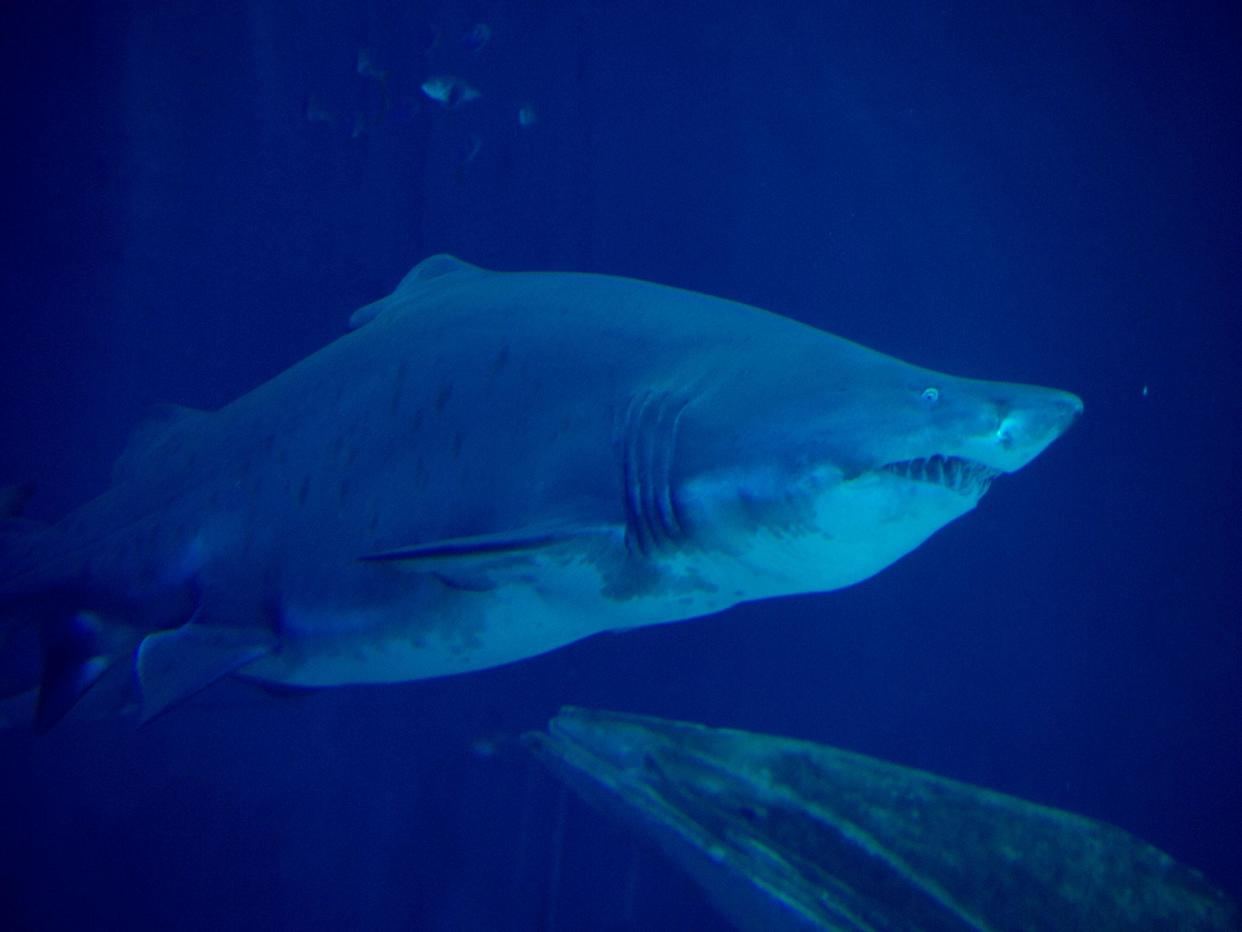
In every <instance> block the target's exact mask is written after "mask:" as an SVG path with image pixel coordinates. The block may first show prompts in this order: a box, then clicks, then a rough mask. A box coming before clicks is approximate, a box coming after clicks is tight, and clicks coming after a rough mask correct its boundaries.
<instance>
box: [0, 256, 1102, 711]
mask: <svg viewBox="0 0 1242 932" xmlns="http://www.w3.org/2000/svg"><path fill="white" fill-rule="evenodd" d="M351 324H353V325H354V327H355V329H354V331H353V332H351V333H349V334H347V335H345V336H343V337H342V338H340V339H339V340H337V341H336V342H334V343H332V344H330V345H329V346H327V347H325V348H324V349H322V350H320V351H319V352H317V353H315V354H313V355H312V356H310V357H308V358H307V359H305V360H303V361H302V362H300V363H298V364H297V365H295V366H293V367H292V368H290V369H288V370H287V371H285V372H284V373H282V374H280V375H278V376H277V377H275V378H274V379H272V380H271V381H270V382H268V383H266V384H264V385H262V386H260V387H259V388H257V389H255V390H254V391H252V392H250V393H249V394H247V395H245V396H243V397H241V398H239V399H238V400H237V401H235V402H233V403H232V404H230V405H227V406H226V407H224V408H222V409H220V410H219V411H216V412H214V413H206V412H198V411H188V410H185V409H175V408H167V409H162V410H161V411H160V412H159V413H158V414H157V415H155V416H153V417H152V418H151V420H149V421H148V422H147V423H146V424H144V425H142V426H141V427H140V428H139V430H138V431H137V432H136V434H135V437H134V439H133V441H132V442H131V443H130V445H129V447H128V448H127V449H126V451H125V452H124V454H123V455H122V456H121V458H120V460H119V461H118V463H117V466H116V469H115V474H114V483H113V485H112V487H111V488H110V489H108V490H107V491H106V492H105V493H104V494H103V495H101V496H100V497H99V498H97V499H95V500H94V501H91V502H89V503H88V504H86V505H85V506H83V507H82V508H80V509H79V510H77V511H76V512H74V513H72V514H70V515H68V516H67V517H66V518H64V519H63V520H62V521H60V522H59V523H57V524H56V525H54V526H52V527H49V528H45V529H42V530H31V529H30V528H29V527H28V525H26V524H25V523H19V522H15V521H10V522H8V523H6V524H0V606H4V611H3V614H4V615H5V616H6V617H7V618H8V619H9V620H8V621H7V622H6V623H5V624H6V626H7V628H8V629H9V630H10V631H11V632H12V631H16V630H17V629H18V628H19V627H21V625H22V623H23V620H24V622H25V623H26V624H28V625H30V624H37V625H38V626H39V627H40V629H41V631H42V632H43V633H42V635H41V641H42V642H43V643H44V644H46V645H49V648H48V654H49V659H48V663H47V666H46V668H45V671H44V673H43V679H42V690H43V695H44V697H43V699H42V700H41V709H42V713H41V715H42V717H43V718H44V719H48V718H54V717H55V716H56V715H57V714H60V713H61V712H63V711H64V708H65V707H67V706H68V705H71V704H72V701H73V700H74V699H75V698H76V697H77V695H79V694H80V693H82V692H83V691H84V690H85V689H86V688H87V687H88V686H90V685H91V683H93V682H94V681H95V679H97V678H98V677H99V676H100V675H102V673H103V672H104V671H106V670H107V669H108V668H109V667H110V665H111V664H112V662H113V661H114V660H115V659H116V658H118V657H121V656H125V655H127V654H129V653H131V652H132V654H133V665H134V669H135V671H136V673H137V678H138V680H139V682H140V683H141V692H142V696H141V699H142V705H143V709H144V714H145V715H147V716H150V715H151V714H154V713H156V712H158V711H160V710H161V709H163V708H165V707H167V706H168V705H171V704H172V703H174V702H176V701H177V700H178V699H180V698H183V697H184V696H186V695H189V694H190V693H192V692H194V691H195V690H197V689H199V688H202V686H204V685H206V684H207V683H210V682H212V681H213V680H215V679H217V678H219V677H221V676H224V675H228V674H230V673H239V674H241V675H243V676H245V677H249V678H253V679H257V680H262V681H268V682H272V683H279V684H289V685H294V686H327V685H333V684H343V683H362V682H393V681H402V680H413V679H419V678H424V677H434V676H442V675H445V674H454V673H462V672H466V671H471V670H479V669H483V668H486V667H491V666H495V665H498V664H503V663H508V662H511V661H514V660H519V659H521V658H524V657H530V656H532V655H535V654H539V653H543V652H545V651H548V650H551V649H553V648H556V647H558V646H561V645H564V644H567V643H569V642H571V641H575V640H577V639H579V638H583V637H586V636H588V635H591V634H594V633H596V632H600V631H604V630H618V629H625V628H631V627H635V626H639V625H648V624H655V623H661V622H670V621H676V620H680V619H686V618H691V617H695V616H700V615H706V614H709V613H712V612H717V611H720V610H722V609H724V608H727V607H729V606H731V605H734V604H737V603H739V602H742V601H746V600H753V599H763V598H768V597H772V596H779V595H785V594H791V593H799V592H812V591H825V590H830V589H836V588H839V587H842V586H848V585H850V584H852V583H855V582H858V581H859V580H861V579H864V578H866V577H868V576H870V575H872V574H873V573H876V572H877V571H879V570H880V569H882V568H883V567H885V566H887V565H889V564H890V563H892V562H893V561H894V560H896V559H898V558H899V557H901V556H902V555H903V554H905V553H907V552H909V551H910V550H912V549H913V548H914V547H916V546H918V545H919V544H920V543H921V542H922V541H924V540H925V539H926V538H927V537H928V536H929V535H931V534H932V533H933V532H934V531H936V530H937V529H938V528H940V527H942V526H944V525H945V524H947V523H948V522H950V521H952V520H953V519H955V518H957V517H958V516H960V515H962V514H964V513H965V512H967V511H969V510H970V509H971V508H973V507H974V505H975V503H976V502H977V501H978V499H979V498H980V497H981V496H982V495H983V494H984V492H985V491H986V490H987V487H988V485H989V483H990V482H991V481H992V480H993V479H994V478H995V477H996V476H998V475H1000V474H1002V473H1007V472H1012V471H1014V470H1016V469H1020V468H1021V467H1022V466H1024V465H1025V464H1026V463H1028V462H1029V461H1030V460H1031V459H1033V458H1034V457H1035V456H1037V455H1038V454H1039V453H1040V452H1041V451H1042V450H1043V449H1044V448H1045V447H1046V446H1047V445H1048V444H1049V443H1051V442H1052V441H1053V440H1054V439H1055V438H1056V437H1057V436H1059V435H1060V434H1061V433H1062V431H1064V430H1065V429H1066V428H1067V427H1068V426H1069V425H1070V423H1071V422H1072V421H1073V420H1074V419H1075V417H1076V416H1077V415H1078V414H1079V413H1080V411H1081V410H1082V403H1081V402H1080V401H1079V399H1078V398H1077V397H1075V396H1074V395H1071V394H1069V393H1066V392H1061V391H1056V390H1052V389H1047V388H1038V387H1034V386H1026V385H1013V384H1006V383H999V382H985V381H973V380H968V379H962V378H957V377H954V376H949V375H944V374H941V373H936V372H931V371H928V370H926V369H920V368H917V367H915V366H911V365H908V364H906V363H903V362H900V361H898V360H896V359H893V358H891V357H888V356H884V355H882V354H880V353H877V352H874V351H872V350H869V349H866V348H864V347H862V346H859V345H857V344H854V343H850V342H848V341H846V340H843V339H840V338H838V337H835V336H832V335H830V334H828V333H825V332H823V331H820V330H817V329H815V328H812V327H809V326H806V325H803V324H800V323H797V322H795V321H793V320H790V319H787V318H784V317H780V316H778V315H775V314H771V313H768V312H766V311H761V310H758V309H756V308H752V307H748V306H745V305H742V304H738V303H735V302H731V301H726V300H723V299H719V298H713V297H708V296H705V295H701V294H697V293H693V292H688V291H681V290H677V289H673V288H668V287H663V286H659V285H655V284H650V283H646V282H639V281H634V280H630V279H623V278H615V277H609V276H600V275H584V274H566V273H547V272H534V273H497V272H488V271H484V270H482V269H478V268H476V267H474V266H470V265H467V264H466V263H463V262H460V261H458V260H456V259H453V258H452V257H449V256H434V257H432V258H430V259H427V260H425V261H424V262H422V263H420V264H419V265H418V266H417V267H415V269H414V270H413V271H412V272H410V274H409V275H407V276H406V278H405V279H404V280H403V281H402V282H401V284H400V285H399V286H398V287H397V289H396V290H395V291H394V292H393V294H392V295H390V296H388V297H387V298H384V299H383V300H381V301H378V302H376V303H375V304H372V305H368V306H367V307H365V308H362V309H361V310H359V311H357V312H355V314H354V315H353V317H352V318H351ZM16 498H18V499H21V498H23V496H22V495H18V496H16ZM15 619H16V620H15Z"/></svg>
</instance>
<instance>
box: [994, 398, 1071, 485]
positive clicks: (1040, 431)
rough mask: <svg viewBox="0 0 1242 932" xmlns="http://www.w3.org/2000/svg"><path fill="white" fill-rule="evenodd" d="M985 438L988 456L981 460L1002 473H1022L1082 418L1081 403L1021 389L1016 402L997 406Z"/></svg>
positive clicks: (1015, 399) (1012, 401)
mask: <svg viewBox="0 0 1242 932" xmlns="http://www.w3.org/2000/svg"><path fill="white" fill-rule="evenodd" d="M997 408H998V420H997V423H996V429H995V432H994V433H993V435H992V436H991V437H990V438H988V442H987V445H988V446H989V447H991V450H990V455H985V456H982V457H980V458H981V459H982V460H983V461H984V462H986V463H987V464H988V465H989V466H993V467H994V468H996V469H1000V470H1003V471H1004V472H1014V471H1015V470H1018V469H1021V468H1022V467H1023V466H1025V465H1026V464H1027V463H1029V462H1030V461H1031V460H1033V459H1034V458H1035V457H1037V456H1038V455H1039V454H1040V453H1042V452H1043V451H1044V449H1045V448H1047V446H1048V445H1049V444H1050V443H1052V441H1054V440H1056V439H1057V437H1059V436H1061V434H1063V433H1065V431H1066V430H1068V429H1069V427H1070V425H1071V424H1073V423H1074V421H1076V420H1077V419H1078V416H1079V415H1081V414H1082V410H1083V404H1082V399H1081V398H1079V397H1078V396H1077V395H1074V394H1072V393H1070V392H1063V391H1059V390H1057V389H1052V388H1036V387H1033V386H1031V387H1024V390H1023V391H1022V392H1021V393H1020V394H1019V396H1018V397H1017V398H1014V399H1011V400H1009V401H1008V402H1006V403H1003V404H999V405H998V406H997Z"/></svg>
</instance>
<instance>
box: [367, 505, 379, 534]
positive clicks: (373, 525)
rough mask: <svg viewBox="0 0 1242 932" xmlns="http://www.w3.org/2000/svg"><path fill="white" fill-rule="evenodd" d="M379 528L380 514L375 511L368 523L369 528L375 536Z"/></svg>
mask: <svg viewBox="0 0 1242 932" xmlns="http://www.w3.org/2000/svg"><path fill="white" fill-rule="evenodd" d="M378 527H379V512H377V511H373V512H371V520H370V521H369V522H368V523H367V528H368V529H369V530H370V531H371V533H372V534H374V533H375V530H376V528H378Z"/></svg>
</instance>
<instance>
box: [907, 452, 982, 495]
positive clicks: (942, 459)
mask: <svg viewBox="0 0 1242 932" xmlns="http://www.w3.org/2000/svg"><path fill="white" fill-rule="evenodd" d="M884 468H885V469H887V470H888V471H889V472H892V473H894V474H896V475H898V476H901V477H903V478H906V479H917V480H922V481H926V482H936V483H939V484H940V485H945V486H948V487H949V488H951V489H955V490H957V491H959V492H966V491H970V490H971V489H972V487H974V486H978V489H979V495H981V496H982V495H983V493H985V492H986V491H987V490H988V488H989V486H991V484H992V480H993V479H994V478H996V476H997V475H998V473H997V472H996V470H994V469H991V468H989V467H987V466H984V465H983V464H982V463H976V462H974V461H973V460H964V459H962V458H960V457H956V456H944V455H942V454H940V453H936V454H933V455H932V456H920V457H916V458H915V459H912V460H905V461H903V462H900V463H890V464H888V465H887V466H885V467H884Z"/></svg>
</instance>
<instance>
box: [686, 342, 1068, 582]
mask: <svg viewBox="0 0 1242 932" xmlns="http://www.w3.org/2000/svg"><path fill="white" fill-rule="evenodd" d="M819 337H820V339H817V340H814V341H806V342H807V343H808V344H809V346H810V352H809V353H808V352H806V351H804V350H803V349H802V348H801V347H799V348H798V350H797V351H793V352H790V353H785V354H781V353H779V352H766V353H756V354H754V355H752V356H751V357H750V358H749V361H748V363H747V364H746V365H744V366H741V367H737V368H735V369H733V370H732V371H731V372H729V373H728V374H727V375H725V376H724V377H722V378H721V379H719V380H718V381H717V382H716V383H715V385H714V387H713V390H711V391H709V392H706V393H704V394H703V395H702V396H700V397H698V398H696V399H694V400H693V401H692V402H690V403H688V404H687V405H686V408H685V411H684V413H682V414H681V416H680V419H679V427H678V437H677V451H678V454H677V456H676V457H675V468H674V470H673V475H674V480H673V481H674V486H675V489H674V494H673V497H672V500H673V502H674V503H675V506H676V509H677V511H678V513H679V514H680V515H681V516H682V517H683V518H684V523H685V525H686V527H687V528H688V529H690V531H691V534H692V536H693V537H694V538H695V541H696V543H697V544H699V545H700V546H701V547H703V548H704V549H705V550H708V551H712V550H715V551H716V552H718V553H722V554H727V555H728V560H727V561H725V563H718V564H717V565H721V566H723V565H725V564H728V568H727V569H725V570H723V571H722V573H721V574H720V575H721V579H722V580H723V584H724V585H733V588H734V591H735V592H737V593H739V594H741V593H744V597H745V598H754V597H756V595H758V597H766V596H770V595H777V594H789V593H794V592H811V591H823V590H827V589H835V588H840V587H842V586H847V585H850V584H852V583H855V582H858V581H859V580H861V579H865V578H866V577H868V576H870V575H872V574H874V573H876V572H878V571H879V570H881V569H883V568H884V567H885V566H888V565H889V564H890V563H892V562H893V561H895V560H897V559H898V558H900V557H901V556H902V555H904V554H906V553H908V552H909V551H910V550H912V549H914V548H915V547H917V546H918V545H919V544H920V543H922V542H923V541H924V540H926V539H927V538H928V537H929V536H930V535H931V534H933V533H934V532H935V531H937V530H938V529H940V528H941V527H943V526H944V525H946V524H948V523H949V522H950V521H953V520H954V519H955V518H958V517H960V516H961V515H963V514H965V513H966V512H968V511H970V510H971V509H972V508H974V506H975V504H976V503H977V502H978V501H979V500H980V499H981V498H982V497H983V495H984V494H985V493H986V492H987V491H988V488H989V486H990V485H991V483H992V482H993V480H995V479H996V478H997V477H999V476H1001V475H1003V474H1005V473H1011V472H1014V471H1016V470H1018V469H1021V468H1022V467H1023V466H1025V465H1026V464H1027V463H1029V462H1030V461H1031V460H1033V459H1034V458H1035V457H1036V456H1038V455H1039V454H1040V453H1041V452H1042V451H1043V450H1044V449H1045V448H1046V447H1047V446H1048V445H1049V444H1050V443H1051V442H1052V441H1053V440H1055V439H1056V438H1057V437H1058V436H1060V435H1061V433H1063V432H1064V431H1065V430H1066V428H1068V427H1069V426H1070V425H1071V424H1072V423H1073V422H1074V420H1075V419H1076V418H1077V416H1078V415H1079V414H1080V413H1081V412H1082V407H1083V406H1082V402H1081V400H1080V399H1079V398H1078V397H1077V396H1075V395H1072V394H1070V393H1069V392H1063V391H1058V390H1056V389H1050V388H1041V387H1038V386H1032V385H1019V384H1011V383H1005V382H990V381H981V380H975V379H965V378H959V377H956V376H951V375H946V374H943V373H938V372H933V371H930V370H927V369H922V368H919V367H916V366H912V365H908V364H906V363H904V362H901V361H900V360H897V359H893V358H892V357H889V356H884V355H882V354H880V353H876V352H874V351H872V350H869V349H866V348H864V347H861V346H858V345H856V344H853V343H850V342H848V341H845V340H841V339H839V338H837V337H833V336H831V335H828V334H819ZM760 360H763V361H764V362H765V364H763V365H760V364H759V362H758V361H760ZM767 360H773V361H774V364H772V365H767V364H766V361H767Z"/></svg>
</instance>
